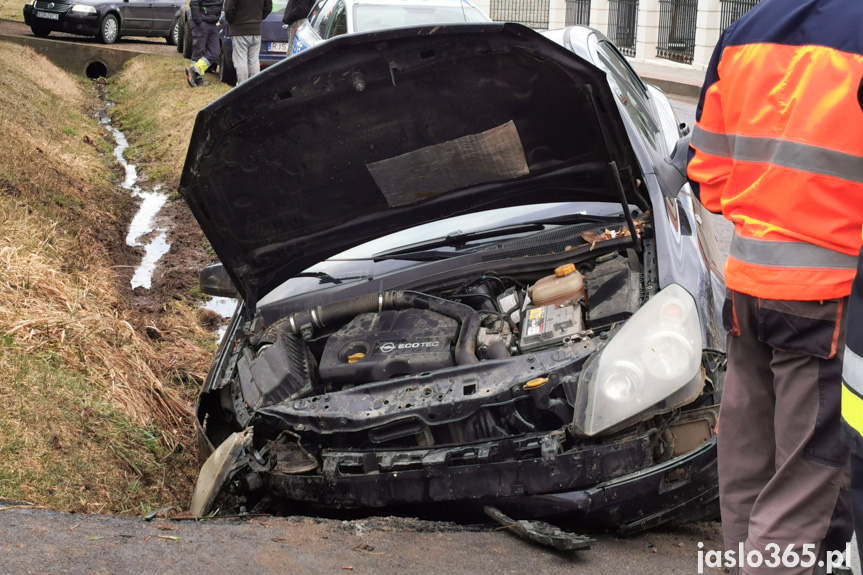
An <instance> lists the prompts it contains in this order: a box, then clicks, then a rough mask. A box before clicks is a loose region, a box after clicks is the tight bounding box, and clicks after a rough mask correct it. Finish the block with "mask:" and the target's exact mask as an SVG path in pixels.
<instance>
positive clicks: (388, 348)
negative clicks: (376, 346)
mask: <svg viewBox="0 0 863 575" xmlns="http://www.w3.org/2000/svg"><path fill="white" fill-rule="evenodd" d="M395 348H396V344H394V343H392V342H391V341H388V342H386V343H384V344H381V351H382V352H384V353H389V352H391V351H392V350H394V349H395Z"/></svg>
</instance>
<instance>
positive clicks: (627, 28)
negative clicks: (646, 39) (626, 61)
mask: <svg viewBox="0 0 863 575" xmlns="http://www.w3.org/2000/svg"><path fill="white" fill-rule="evenodd" d="M637 30H638V0H609V1H608V37H609V38H610V39H611V41H612V42H614V43H615V44H616V45H617V48H618V49H619V50H620V51H621V52H622V53H623V54H626V55H627V56H635V37H636V32H637Z"/></svg>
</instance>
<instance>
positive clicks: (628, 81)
mask: <svg viewBox="0 0 863 575" xmlns="http://www.w3.org/2000/svg"><path fill="white" fill-rule="evenodd" d="M596 53H597V56H598V57H599V64H600V65H601V66H602V67H603V68H604V69H605V71H606V73H607V74H608V80H609V84H611V88H612V90H613V91H614V95H615V96H616V97H617V99H618V100H619V101H620V103H621V104H623V109H624V111H625V112H626V115H627V116H629V118H630V119H631V120H632V123H633V125H634V126H635V128H636V129H637V130H638V132H639V134H641V136H642V137H643V139H644V141H645V143H647V145H649V146H650V147H652V148H654V149H659V140H658V138H657V134H658V132H659V127H658V126H657V124H656V121H655V120H654V119H653V116H652V115H651V113H650V104H649V103H648V101H647V93H646V92H645V91H644V86H643V84H642V83H641V80H640V79H639V78H638V76H637V75H636V74H635V72H633V71H632V68H630V67H629V64H627V63H626V60H625V59H624V58H623V56H621V55H620V53H619V52H618V51H617V49H616V48H615V47H614V46H612V45H611V44H610V43H608V42H606V41H600V42H597V44H596Z"/></svg>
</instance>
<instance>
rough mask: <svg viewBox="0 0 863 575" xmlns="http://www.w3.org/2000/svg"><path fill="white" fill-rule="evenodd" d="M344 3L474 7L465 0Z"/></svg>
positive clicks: (361, 0)
mask: <svg viewBox="0 0 863 575" xmlns="http://www.w3.org/2000/svg"><path fill="white" fill-rule="evenodd" d="M346 3H347V4H352V5H354V6H358V5H361V4H373V5H375V6H461V5H462V4H467V5H468V6H471V7H473V8H476V6H475V5H474V4H473V3H471V2H468V1H467V0H346Z"/></svg>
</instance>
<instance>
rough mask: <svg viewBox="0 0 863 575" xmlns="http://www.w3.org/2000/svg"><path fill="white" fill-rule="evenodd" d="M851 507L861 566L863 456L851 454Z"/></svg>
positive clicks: (862, 559)
mask: <svg viewBox="0 0 863 575" xmlns="http://www.w3.org/2000/svg"><path fill="white" fill-rule="evenodd" d="M851 505H852V506H853V508H854V532H855V533H856V534H857V553H859V554H860V564H861V565H863V541H861V538H863V454H861V453H858V452H857V450H853V451H852V452H851Z"/></svg>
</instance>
